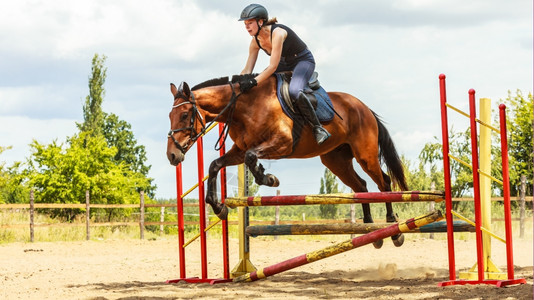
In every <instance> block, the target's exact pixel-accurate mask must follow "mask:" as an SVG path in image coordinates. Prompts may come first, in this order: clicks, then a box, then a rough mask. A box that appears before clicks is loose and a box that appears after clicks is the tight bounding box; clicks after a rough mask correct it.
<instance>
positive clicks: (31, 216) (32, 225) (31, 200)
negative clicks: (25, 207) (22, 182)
mask: <svg viewBox="0 0 534 300" xmlns="http://www.w3.org/2000/svg"><path fill="white" fill-rule="evenodd" d="M33 202H34V198H33V189H31V190H30V242H32V243H33V240H34V233H33V230H34V228H33V227H34V224H33V211H34V209H33Z"/></svg>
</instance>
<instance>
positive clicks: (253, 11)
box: [238, 4, 269, 21]
mask: <svg viewBox="0 0 534 300" xmlns="http://www.w3.org/2000/svg"><path fill="white" fill-rule="evenodd" d="M250 19H262V20H265V21H267V19H269V14H268V13H267V9H265V7H263V6H262V5H259V4H250V5H248V6H247V7H245V9H243V11H242V12H241V18H240V19H239V20H238V21H245V20H250Z"/></svg>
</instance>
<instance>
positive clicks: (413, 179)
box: [402, 156, 444, 191]
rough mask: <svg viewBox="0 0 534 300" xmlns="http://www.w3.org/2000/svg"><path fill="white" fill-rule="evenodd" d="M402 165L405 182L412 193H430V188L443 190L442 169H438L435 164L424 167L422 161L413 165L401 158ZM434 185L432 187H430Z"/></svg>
mask: <svg viewBox="0 0 534 300" xmlns="http://www.w3.org/2000/svg"><path fill="white" fill-rule="evenodd" d="M402 163H403V165H404V166H406V169H407V170H406V171H405V174H406V182H407V184H408V186H409V187H410V189H412V190H414V191H430V190H432V187H433V188H434V190H441V191H442V190H443V189H444V186H443V184H444V183H443V171H442V169H443V168H440V167H439V166H437V165H436V164H435V163H433V164H430V165H425V164H424V163H423V161H422V160H419V164H417V165H415V164H414V165H413V166H412V162H411V161H410V160H408V159H406V158H405V157H404V156H403V157H402ZM432 183H434V185H432Z"/></svg>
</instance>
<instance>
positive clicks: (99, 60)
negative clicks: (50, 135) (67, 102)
mask: <svg viewBox="0 0 534 300" xmlns="http://www.w3.org/2000/svg"><path fill="white" fill-rule="evenodd" d="M106 58H107V57H106V56H105V55H103V56H102V57H100V56H99V55H98V54H95V55H94V56H93V61H92V67H91V77H89V95H88V96H87V97H86V98H85V104H84V106H83V120H84V122H83V123H82V124H76V125H77V126H78V129H80V131H86V132H91V135H99V134H101V133H102V129H103V127H104V113H103V112H102V102H103V101H104V96H105V94H106V91H105V89H104V83H105V82H106V72H107V68H105V67H104V62H105V61H106Z"/></svg>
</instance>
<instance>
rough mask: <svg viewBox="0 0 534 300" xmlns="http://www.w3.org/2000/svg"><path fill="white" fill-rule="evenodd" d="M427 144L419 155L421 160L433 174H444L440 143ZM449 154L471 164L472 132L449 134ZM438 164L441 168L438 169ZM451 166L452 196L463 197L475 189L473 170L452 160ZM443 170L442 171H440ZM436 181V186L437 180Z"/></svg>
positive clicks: (451, 131)
mask: <svg viewBox="0 0 534 300" xmlns="http://www.w3.org/2000/svg"><path fill="white" fill-rule="evenodd" d="M434 138H435V139H436V142H434V143H427V144H425V146H424V147H423V149H422V150H421V153H420V154H419V159H420V160H421V164H423V165H424V167H427V168H428V170H430V171H432V172H441V174H443V150H442V145H441V143H440V142H439V141H437V138H436V137H434ZM449 152H450V154H451V155H453V156H454V157H456V158H458V159H459V160H461V161H463V162H466V163H468V164H470V163H471V144H470V130H469V129H467V130H466V131H464V132H454V130H453V129H451V130H450V132H449ZM437 163H440V164H441V166H440V167H438V165H437ZM450 166H451V195H452V197H462V196H464V195H466V193H467V192H468V191H469V190H470V189H471V188H472V187H473V178H472V174H473V173H472V172H471V169H470V168H469V167H467V166H465V165H464V164H462V163H460V162H458V161H456V160H454V159H450ZM438 170H441V171H438ZM435 179H436V184H437V183H438V182H437V178H435ZM438 189H439V188H438Z"/></svg>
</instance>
